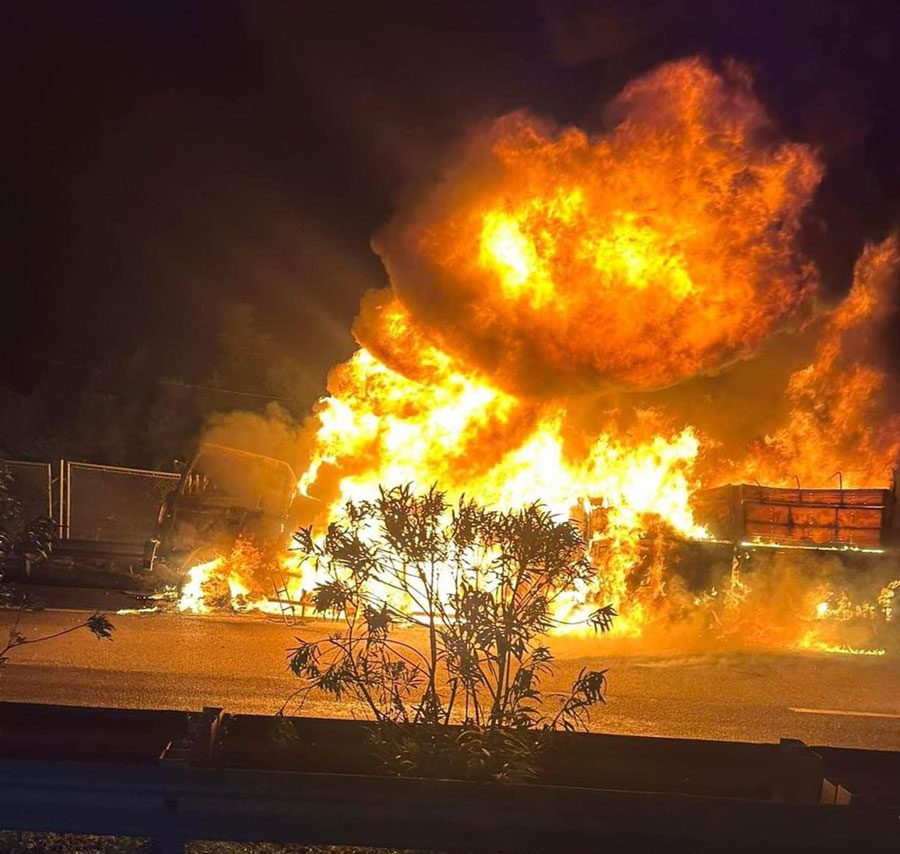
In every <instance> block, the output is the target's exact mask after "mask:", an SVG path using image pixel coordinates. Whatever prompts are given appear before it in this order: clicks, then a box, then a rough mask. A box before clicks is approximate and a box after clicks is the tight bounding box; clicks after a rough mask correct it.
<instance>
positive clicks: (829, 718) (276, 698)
mask: <svg viewBox="0 0 900 854" xmlns="http://www.w3.org/2000/svg"><path fill="white" fill-rule="evenodd" d="M83 616H84V614H83V613H79V612H75V611H65V610H47V611H43V612H38V613H30V614H26V615H25V617H24V618H23V621H22V626H21V628H22V630H23V631H24V633H25V634H26V635H35V634H42V633H48V632H52V631H58V630H59V629H62V628H64V627H65V626H67V625H70V624H72V622H74V621H77V620H78V619H79V618H83ZM11 619H12V614H10V613H5V614H2V615H0V631H5V630H6V629H5V626H6V625H8V624H9V622H10V621H11ZM114 622H115V625H116V631H115V640H114V641H113V642H107V641H98V640H97V639H95V638H94V637H93V636H92V635H90V634H89V633H87V632H78V633H76V634H72V635H67V636H65V637H62V638H59V639H57V640H54V641H52V642H49V643H46V644H36V645H34V646H27V647H22V648H19V649H16V650H14V651H13V652H12V654H11V656H10V663H9V664H8V665H7V666H6V668H5V669H4V670H3V671H2V675H0V697H2V699H4V700H14V701H24V702H39V703H65V704H77V705H81V704H83V705H97V706H118V707H124V708H175V709H197V708H200V707H202V706H204V705H216V706H223V707H225V708H226V709H228V710H229V711H233V712H254V713H270V712H274V711H275V710H276V709H278V707H279V706H280V705H281V704H282V702H283V701H284V700H285V698H286V697H288V696H289V695H290V693H291V691H292V689H293V687H295V684H296V683H295V681H294V679H293V677H292V676H291V675H290V674H289V673H288V672H287V669H286V653H285V651H286V649H287V648H289V647H290V646H291V645H292V643H293V639H294V636H295V635H301V636H303V637H308V638H312V637H321V636H322V635H323V634H326V633H327V632H328V631H329V630H330V629H331V628H332V626H331V625H330V624H328V623H326V622H322V621H311V622H309V623H307V624H306V625H303V626H297V627H289V626H286V625H285V624H284V623H282V622H280V621H274V620H266V619H263V618H261V617H235V618H222V617H195V616H187V615H175V614H139V615H117V616H115V617H114ZM552 646H553V649H554V652H555V653H556V655H557V658H558V661H557V668H556V673H555V675H554V677H553V680H552V681H551V682H549V683H547V684H545V686H544V687H545V689H546V690H549V691H554V690H562V689H563V688H564V687H565V685H566V684H567V683H571V681H572V679H573V678H574V677H575V675H576V674H577V673H578V671H579V670H580V669H581V668H582V667H587V668H593V669H598V668H602V667H607V668H609V693H608V702H607V704H606V705H605V706H604V707H602V708H599V709H597V710H596V712H595V713H594V714H593V716H592V722H591V727H592V728H593V729H595V730H597V731H605V732H616V733H628V734H637V735H657V736H674V737H685V738H708V739H727V740H740V741H777V740H778V738H780V737H794V738H801V739H803V740H804V741H806V742H807V743H808V744H831V745H835V746H846V747H865V748H876V749H885V750H900V661H898V660H897V659H890V658H886V657H867V656H845V655H830V654H818V653H809V654H802V655H799V654H797V655H785V654H763V653H751V652H741V653H738V652H729V653H724V652H723V653H712V652H711V653H708V654H690V655H686V654H671V653H670V654H665V655H662V654H660V655H639V654H622V652H621V651H620V650H619V649H614V648H613V647H611V646H610V645H609V644H608V643H607V639H605V638H603V637H597V638H594V637H591V638H583V639H582V638H562V639H556V640H555V641H554V642H553V643H552ZM613 652H615V654H613ZM359 711H360V710H355V709H353V708H351V707H349V706H348V705H346V704H338V703H335V702H334V701H332V700H330V699H328V698H326V697H314V698H312V699H311V700H310V702H309V703H307V705H306V707H305V708H304V714H311V715H321V716H328V717H347V716H352V715H354V714H355V713H356V714H359Z"/></svg>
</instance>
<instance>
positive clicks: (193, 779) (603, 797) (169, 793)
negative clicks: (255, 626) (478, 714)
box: [0, 760, 900, 854]
mask: <svg viewBox="0 0 900 854" xmlns="http://www.w3.org/2000/svg"><path fill="white" fill-rule="evenodd" d="M0 827H3V828H6V829H10V830H33V831H50V832H61V833H92V834H104V835H114V836H135V837H151V838H153V839H155V840H157V841H159V842H160V843H162V844H161V845H160V847H161V848H162V849H163V850H166V849H168V850H173V849H177V848H178V847H179V846H181V845H182V844H183V843H184V842H185V841H188V840H194V839H200V840H227V841H235V842H251V841H268V842H285V843H287V842H291V843H300V844H331V845H373V846H378V847H388V848H402V849H415V850H430V851H469V852H486V853H487V852H509V854H514V852H518V853H519V854H532V852H534V854H547V852H551V851H567V852H579V851H592V852H593V851H599V850H610V851H641V852H644V851H694V852H699V851H729V852H735V851H759V850H765V851H817V852H820V851H846V850H848V849H850V850H864V851H866V852H874V851H896V850H897V840H898V832H900V820H898V816H897V813H896V811H895V810H887V809H878V808H872V807H870V808H866V807H847V808H841V807H833V806H832V807H827V806H815V805H805V804H785V803H779V802H774V801H753V800H734V799H723V798H699V797H692V796H685V795H663V794H654V793H639V792H620V791H610V790H593V789H580V788H570V787H563V786H502V785H496V784H474V783H464V782H457V781H447V780H418V779H399V778H373V777H360V776H353V775H330V774H305V773H293V774H291V773H279V772H262V771H232V770H222V769H206V768H170V767H148V766H131V767H128V766H124V767H123V766H118V765H103V764H99V763H98V764H94V763H53V762H29V761H14V760H12V761H5V762H0Z"/></svg>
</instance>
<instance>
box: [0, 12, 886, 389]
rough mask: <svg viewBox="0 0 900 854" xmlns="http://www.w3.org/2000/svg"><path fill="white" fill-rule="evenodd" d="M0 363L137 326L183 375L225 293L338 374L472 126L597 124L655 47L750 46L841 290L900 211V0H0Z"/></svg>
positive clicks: (201, 366) (10, 369)
mask: <svg viewBox="0 0 900 854" xmlns="http://www.w3.org/2000/svg"><path fill="white" fill-rule="evenodd" d="M2 14H3V23H2V27H0V33H2V34H0V38H2V42H3V44H2V50H0V61H2V63H3V74H2V84H0V85H2V86H3V104H4V115H5V121H4V131H3V135H2V143H0V144H2V146H3V158H2V159H3V183H2V187H3V205H2V215H3V223H2V235H3V247H2V255H0V263H2V265H3V281H4V297H5V306H4V308H5V311H4V323H3V352H4V357H3V361H2V366H3V372H4V378H5V381H6V382H7V383H8V384H11V385H12V386H14V387H16V388H18V389H20V390H23V391H24V390H27V388H28V387H29V385H30V384H32V383H33V382H34V381H35V380H36V379H38V378H40V377H41V376H42V375H43V374H44V372H46V371H52V370H55V369H56V367H55V366H54V364H53V363H54V362H64V363H66V364H73V365H84V366H91V365H94V364H98V363H101V362H102V363H103V364H107V365H108V364H110V363H111V362H113V363H114V362H115V360H116V358H118V357H119V356H120V355H122V354H126V353H128V352H131V351H133V350H134V349H135V347H138V346H141V347H143V348H145V349H146V350H147V351H148V352H149V353H150V355H151V357H152V359H151V364H152V365H154V366H156V368H155V369H156V370H158V372H159V374H160V375H166V376H177V377H182V378H184V379H186V380H188V381H191V380H192V379H194V378H197V377H202V376H205V375H206V372H207V371H208V368H209V364H210V362H211V360H212V359H213V358H214V351H215V341H216V330H217V326H218V322H219V315H218V313H217V304H218V303H219V302H220V301H222V300H223V299H224V300H232V301H242V302H247V303H251V304H252V305H253V306H254V309H255V311H256V314H257V317H258V319H259V322H260V325H261V326H263V327H264V328H265V329H267V330H268V331H269V332H271V334H272V335H273V337H274V339H275V341H276V343H277V346H278V347H279V349H280V350H281V351H282V352H283V353H285V354H289V355H291V356H293V357H294V358H296V359H297V360H301V361H302V362H304V363H305V364H307V365H308V366H309V370H310V372H311V374H312V375H313V376H321V381H322V383H323V384H324V378H325V374H326V371H327V369H328V368H329V367H330V366H331V365H332V364H334V363H335V362H336V361H338V360H340V359H342V358H345V357H346V356H347V355H348V354H349V353H350V352H351V350H352V339H351V338H350V335H349V327H350V324H351V322H352V319H353V317H354V315H355V312H356V309H357V305H358V301H359V298H360V296H361V295H362V293H363V291H364V290H365V289H366V288H368V287H372V286H381V285H383V284H384V283H385V277H384V273H383V271H382V269H381V266H380V263H379V262H378V259H377V258H376V257H375V256H374V255H373V254H372V252H371V250H370V248H369V239H370V236H371V234H372V232H373V231H375V230H376V229H377V228H378V227H379V226H381V225H382V224H383V223H384V222H385V221H386V220H387V219H388V217H389V216H390V214H391V211H392V210H393V209H394V208H395V207H396V205H397V204H399V203H400V201H401V200H402V198H403V197H404V195H405V194H408V193H411V192H414V190H415V187H416V186H417V185H420V184H421V183H422V182H423V181H427V180H428V179H429V177H430V176H431V175H433V174H434V173H435V171H436V170H438V169H439V168H440V164H441V158H442V156H443V155H444V154H445V153H446V152H447V150H448V148H449V147H450V146H451V145H453V143H454V142H456V141H457V140H458V138H459V137H460V135H461V134H462V133H463V132H464V131H465V129H466V128H467V127H468V126H470V125H471V124H473V123H476V122H478V121H481V120H485V119H488V118H491V117H493V116H496V115H498V114H500V113H503V112H505V111H509V110H511V109H515V108H519V107H528V108H530V109H532V110H533V111H535V112H537V113H539V114H544V115H548V116H551V117H552V118H555V119H557V120H559V121H562V122H576V123H579V124H582V125H583V126H585V127H586V128H589V129H600V128H601V127H602V107H603V104H604V103H605V102H606V101H607V100H608V99H609V98H610V97H611V96H612V95H614V94H615V93H616V92H617V91H618V90H619V89H620V88H621V86H622V85H623V84H624V83H625V82H627V80H628V79H630V78H631V77H633V76H634V75H636V74H639V73H641V72H643V71H646V70H647V69H649V68H651V67H652V66H654V65H656V64H657V63H659V62H661V61H663V60H668V59H674V58H678V57H681V56H684V55H688V54H694V53H703V54H706V55H707V56H709V57H710V58H711V59H713V60H714V61H719V60H722V59H725V58H727V57H734V58H736V59H739V60H741V61H743V62H745V63H747V64H749V65H750V66H751V68H752V69H753V70H754V72H755V74H756V79H757V90H758V92H759V94H760V96H761V97H762V99H763V101H764V102H765V103H766V105H767V106H768V108H769V110H770V111H771V113H772V114H773V116H774V117H775V119H776V121H777V122H778V123H779V125H780V126H781V128H782V130H783V132H784V133H785V134H786V135H787V136H789V137H791V138H794V139H797V140H800V141H805V142H810V143H812V144H814V145H815V146H817V147H818V148H819V150H820V151H821V152H822V155H823V157H824V158H825V161H826V163H827V167H828V171H827V173H826V179H825V181H824V182H823V184H822V186H821V188H820V190H819V192H818V195H817V197H816V201H815V204H814V205H813V208H812V210H811V211H810V212H809V216H808V218H807V223H806V234H805V240H806V244H807V250H808V252H809V253H810V254H811V256H812V257H813V258H814V260H815V261H816V262H817V263H818V264H819V267H820V269H821V272H822V277H823V281H824V283H825V286H826V293H827V294H832V295H834V294H837V293H840V292H841V290H842V289H844V288H846V286H847V284H848V281H849V270H850V267H851V265H852V262H853V259H854V258H855V256H856V255H857V253H858V251H859V249H860V247H861V245H862V243H863V241H864V240H865V239H867V238H868V239H876V238H879V237H882V236H884V234H885V233H886V231H887V230H888V229H889V228H890V227H891V226H892V225H894V224H895V223H896V220H897V214H898V208H900V87H898V73H897V70H898V62H900V4H898V3H896V2H895V1H894V2H846V3H835V2H823V0H816V2H813V0H802V2H789V0H781V2H771V3H769V2H752V3H750V2H725V1H724V0H718V2H715V3H708V4H698V3H695V2H691V3H689V2H678V0H676V1H675V2H661V0H655V1H654V2H645V3H640V2H635V0H621V2H620V0H615V2H606V3H602V2H590V0H584V2H579V0H575V2H566V3H555V4H551V3H544V4H542V3H533V2H528V0H513V2H508V1H507V0H502V2H490V3H488V2H484V3H466V2H450V3H444V2H417V3H408V4H400V3H381V2H368V3H358V4H357V3H339V2H327V3H318V4H311V3H310V4H307V3H300V2H296V3H291V2H274V0H254V2H244V3H228V2H210V3H205V2H184V0H181V2H167V1H166V0H155V2H137V0H129V2H121V0H115V1H114V0H109V2H96V0H79V2H71V0H63V2H57V3H44V2H36V0H31V2H25V3H19V4H7V6H6V8H5V9H4V11H3V13H2Z"/></svg>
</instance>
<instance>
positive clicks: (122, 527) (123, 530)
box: [63, 462, 179, 542]
mask: <svg viewBox="0 0 900 854" xmlns="http://www.w3.org/2000/svg"><path fill="white" fill-rule="evenodd" d="M178 478H179V475H177V474H175V473H174V472H161V471H147V470H146V469H129V468H120V467H118V466H98V465H92V464H90V463H72V462H67V463H66V464H65V481H64V490H63V509H64V513H63V536H65V537H68V538H70V539H74V540H106V541H117V542H142V541H144V540H147V539H149V538H150V537H152V536H153V535H154V533H155V532H156V522H157V517H158V515H159V508H160V505H161V504H162V502H163V500H164V499H165V497H166V495H167V494H168V493H169V492H171V491H172V490H173V489H174V488H175V486H176V484H177V483H178Z"/></svg>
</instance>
